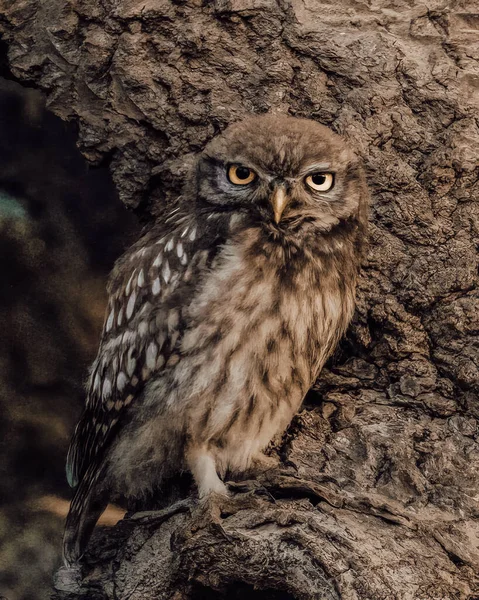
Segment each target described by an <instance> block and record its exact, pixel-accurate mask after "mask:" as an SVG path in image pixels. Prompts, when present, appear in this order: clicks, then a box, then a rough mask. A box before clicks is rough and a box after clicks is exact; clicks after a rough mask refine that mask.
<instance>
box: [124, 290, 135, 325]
mask: <svg viewBox="0 0 479 600" xmlns="http://www.w3.org/2000/svg"><path fill="white" fill-rule="evenodd" d="M135 302H136V292H132V294H131V296H130V299H129V300H128V306H127V307H126V318H127V319H129V318H130V317H131V315H132V314H133V309H134V308H135Z"/></svg>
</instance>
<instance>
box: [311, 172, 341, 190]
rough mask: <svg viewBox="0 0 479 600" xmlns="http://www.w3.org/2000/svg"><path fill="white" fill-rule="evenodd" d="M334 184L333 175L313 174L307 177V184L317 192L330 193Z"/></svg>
mask: <svg viewBox="0 0 479 600" xmlns="http://www.w3.org/2000/svg"><path fill="white" fill-rule="evenodd" d="M333 183H334V175H333V174H332V173H313V174H312V175H308V176H307V177H306V184H307V185H308V186H309V187H310V188H311V189H312V190H315V191H316V192H329V190H330V189H331V188H332V187H333Z"/></svg>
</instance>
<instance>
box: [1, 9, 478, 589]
mask: <svg viewBox="0 0 479 600" xmlns="http://www.w3.org/2000/svg"><path fill="white" fill-rule="evenodd" d="M478 9H479V5H478V4H477V3H475V2H471V1H469V0H467V1H466V0H462V1H461V0H459V1H456V2H447V1H440V0H432V2H429V3H428V4H427V5H426V4H422V3H416V2H406V1H405V0H398V1H397V2H394V1H388V0H372V1H371V2H369V3H361V2H355V1H353V0H340V1H339V2H335V3H326V2H321V1H319V0H302V1H301V0H278V1H275V0H215V1H203V2H202V1H200V0H176V1H173V0H140V1H138V0H124V1H120V0H101V1H98V0H67V1H66V2H65V0H14V1H13V2H12V1H10V0H0V30H1V31H2V32H3V39H4V41H5V42H6V43H7V44H8V46H9V60H10V65H11V69H12V72H13V73H14V75H15V77H17V78H18V80H19V81H21V82H24V83H28V84H29V85H33V86H36V87H39V88H41V89H42V90H43V91H44V92H45V93H46V94H47V96H48V102H49V107H50V109H51V110H52V111H54V112H55V113H56V114H58V115H60V116H62V117H63V118H64V119H69V120H73V121H75V122H76V123H77V124H78V144H79V147H80V149H81V151H82V152H83V154H84V155H85V156H86V157H87V158H88V159H89V160H90V161H93V162H95V163H103V164H109V167H110V169H111V172H112V175H113V178H114V180H115V183H116V186H117V189H118V191H119V194H120V198H121V200H122V201H123V202H124V203H125V204H126V205H127V206H130V207H132V208H134V209H135V210H136V211H137V212H138V214H140V215H143V216H144V217H145V218H148V215H155V214H157V211H158V207H159V206H160V205H161V204H162V203H164V202H165V201H167V200H168V199H169V198H170V197H171V196H172V195H174V194H175V190H176V191H177V190H178V181H180V180H181V177H182V172H183V169H182V165H183V164H184V161H185V160H190V159H191V157H192V155H193V154H194V153H195V152H196V151H198V150H200V149H201V148H202V147H203V146H204V144H205V143H206V142H207V141H208V140H209V139H210V138H211V137H212V136H213V135H214V134H215V133H216V132H217V131H219V130H221V129H222V128H223V127H224V126H225V125H226V124H227V123H229V122H230V121H233V120H236V119H238V118H240V117H242V116H243V115H245V114H247V113H250V112H265V111H284V112H287V111H289V112H290V113H291V114H293V115H298V116H306V117H309V118H315V119H318V120H319V121H321V122H322V123H325V124H327V125H329V126H331V127H332V128H333V129H334V130H335V131H337V132H339V133H342V134H343V135H345V136H346V137H347V138H349V139H350V140H351V143H352V144H354V145H355V146H356V147H357V148H358V150H359V152H360V153H361V154H362V156H363V157H364V160H365V163H366V165H367V168H368V173H369V182H370V186H371V190H372V194H373V198H374V204H373V207H372V218H371V220H372V223H371V247H370V252H369V257H368V261H367V264H366V265H365V269H364V273H363V277H362V281H361V286H360V293H359V306H358V312H357V317H356V319H355V322H354V324H353V326H352V327H351V330H350V333H349V336H348V338H347V340H345V342H344V343H343V345H342V350H341V352H340V353H339V354H338V356H337V357H336V359H335V360H334V361H332V363H331V365H330V368H329V370H328V371H327V372H324V373H323V375H322V377H321V379H320V380H319V382H318V385H317V390H316V391H315V392H314V393H312V394H311V395H310V397H308V400H307V403H306V408H305V410H304V411H303V412H302V413H301V414H300V415H299V416H298V418H297V420H296V422H295V423H294V424H293V426H292V427H291V429H290V431H289V432H288V434H287V435H286V436H285V438H284V440H283V441H282V442H281V444H280V447H279V452H280V455H281V458H282V460H283V464H284V468H283V469H282V470H278V471H270V472H268V473H266V474H265V475H264V476H262V479H261V481H262V482H263V484H264V486H265V487H266V488H267V489H268V490H269V494H260V493H254V492H238V493H237V494H236V495H234V496H233V497H232V498H231V499H230V500H226V501H222V502H220V503H212V504H211V505H209V506H206V507H203V508H198V507H196V508H195V507H193V508H192V509H191V510H186V509H185V507H184V506H180V508H181V510H180V511H179V512H177V513H175V514H171V515H169V516H168V515H164V518H163V519H161V518H159V519H157V520H156V521H154V522H148V523H144V522H142V521H141V519H136V520H127V521H124V522H123V523H121V524H120V525H119V526H118V527H117V528H116V529H114V530H113V531H111V532H109V533H108V534H104V535H100V536H99V537H97V538H96V539H97V545H96V546H95V547H94V548H93V549H92V552H91V554H90V556H89V557H88V558H87V561H86V565H85V573H84V574H85V579H84V581H83V584H82V586H81V587H80V588H79V589H78V590H77V591H71V592H69V593H67V592H58V595H57V597H58V598H68V599H73V598H89V599H93V598H108V599H113V598H114V599H126V598H128V599H130V600H150V599H153V598H161V599H167V598H168V599H170V598H171V599H174V600H180V599H199V598H215V599H216V598H243V597H251V598H269V599H292V598H295V599H298V600H299V599H310V598H311V599H313V598H314V599H320V598H321V599H328V600H333V599H339V598H342V599H344V600H353V599H354V600H355V599H358V600H380V599H381V600H384V599H398V600H413V599H414V600H446V599H447V600H449V599H451V600H452V599H454V600H463V599H464V600H466V599H469V600H473V598H475V597H479V581H478V575H479V520H478V512H479V504H478V500H479V476H478V467H479V446H478V421H477V419H478V417H479V404H478V401H477V393H478V390H479V365H478V360H477V359H478V349H479V341H478V337H477V334H478V331H479V316H478V315H479V291H478V289H479V287H478V285H477V284H478V242H479V203H478V202H477V191H478V167H477V155H478V145H479V132H478V123H477V109H478V105H479V65H478V58H479V43H478V35H479V20H478V16H477V15H478ZM60 579H61V578H60ZM60 585H61V582H60ZM71 589H72V590H73V588H71Z"/></svg>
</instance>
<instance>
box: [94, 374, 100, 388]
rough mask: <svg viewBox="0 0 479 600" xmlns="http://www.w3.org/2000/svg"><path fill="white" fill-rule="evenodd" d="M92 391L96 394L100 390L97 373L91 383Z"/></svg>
mask: <svg viewBox="0 0 479 600" xmlns="http://www.w3.org/2000/svg"><path fill="white" fill-rule="evenodd" d="M93 389H94V391H95V392H97V393H98V392H99V390H100V376H99V375H98V373H97V374H96V375H95V381H94V382H93Z"/></svg>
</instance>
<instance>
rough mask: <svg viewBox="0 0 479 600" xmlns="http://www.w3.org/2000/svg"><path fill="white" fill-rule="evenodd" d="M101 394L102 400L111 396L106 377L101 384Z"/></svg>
mask: <svg viewBox="0 0 479 600" xmlns="http://www.w3.org/2000/svg"><path fill="white" fill-rule="evenodd" d="M101 394H102V396H103V398H109V397H110V396H111V381H110V380H109V379H108V377H106V378H105V381H104V382H103V388H102V391H101Z"/></svg>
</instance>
